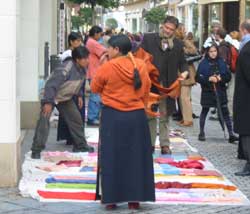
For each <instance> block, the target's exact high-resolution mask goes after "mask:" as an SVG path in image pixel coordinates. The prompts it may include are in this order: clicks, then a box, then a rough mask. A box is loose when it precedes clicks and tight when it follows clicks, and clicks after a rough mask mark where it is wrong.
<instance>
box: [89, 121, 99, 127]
mask: <svg viewBox="0 0 250 214" xmlns="http://www.w3.org/2000/svg"><path fill="white" fill-rule="evenodd" d="M99 124H100V122H99V120H88V121H87V125H88V126H99Z"/></svg>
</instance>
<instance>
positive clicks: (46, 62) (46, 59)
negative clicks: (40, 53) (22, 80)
mask: <svg viewBox="0 0 250 214" xmlns="http://www.w3.org/2000/svg"><path fill="white" fill-rule="evenodd" d="M48 76H49V43H48V42H45V46H44V79H47V77H48Z"/></svg>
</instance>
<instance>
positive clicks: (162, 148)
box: [161, 146, 172, 155]
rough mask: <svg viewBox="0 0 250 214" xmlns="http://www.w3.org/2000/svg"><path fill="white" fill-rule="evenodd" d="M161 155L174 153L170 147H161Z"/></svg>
mask: <svg viewBox="0 0 250 214" xmlns="http://www.w3.org/2000/svg"><path fill="white" fill-rule="evenodd" d="M161 154H163V155H171V154H172V151H171V149H170V148H169V146H162V147H161Z"/></svg>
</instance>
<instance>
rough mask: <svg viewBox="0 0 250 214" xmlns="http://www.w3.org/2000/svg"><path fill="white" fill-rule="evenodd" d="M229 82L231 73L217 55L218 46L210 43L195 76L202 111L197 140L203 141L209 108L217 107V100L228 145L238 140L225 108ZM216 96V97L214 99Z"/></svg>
mask: <svg viewBox="0 0 250 214" xmlns="http://www.w3.org/2000/svg"><path fill="white" fill-rule="evenodd" d="M230 80H231V73H230V72H229V70H228V68H227V65H226V63H225V62H224V60H223V59H222V58H220V57H219V54H218V46H217V45H216V44H215V43H212V44H211V45H210V46H209V47H208V48H207V49H206V55H205V58H204V59H203V60H202V61H201V63H200V64H199V67H198V71H197V74H196V81H197V82H198V83H200V85H201V106H202V111H201V115H200V134H199V137H198V139H199V140H200V141H205V140H206V137H205V132H204V127H205V121H206V117H207V114H208V112H209V108H211V107H217V99H216V98H219V103H220V106H221V110H222V116H223V118H222V119H224V121H225V123H226V127H227V129H228V133H229V140H228V142H229V143H234V142H235V141H237V140H238V138H237V137H236V136H235V135H234V133H233V128H232V121H231V118H230V115H229V110H228V107H227V102H228V99H227V92H226V84H227V83H228V82H229V81H230ZM216 96H218V97H216Z"/></svg>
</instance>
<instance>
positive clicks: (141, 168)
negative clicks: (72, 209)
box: [100, 106, 155, 204]
mask: <svg viewBox="0 0 250 214" xmlns="http://www.w3.org/2000/svg"><path fill="white" fill-rule="evenodd" d="M150 139H151V138H150V131H149V127H148V122H147V118H146V115H145V111H144V110H136V111H130V112H121V111H118V110H115V109H112V108H109V107H106V106H104V107H103V109H102V114H101V128H100V141H101V146H100V150H101V151H100V167H101V170H100V171H101V189H102V197H101V199H102V203H104V204H109V203H118V202H140V201H155V188H154V173H153V158H152V149H151V140H150Z"/></svg>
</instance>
